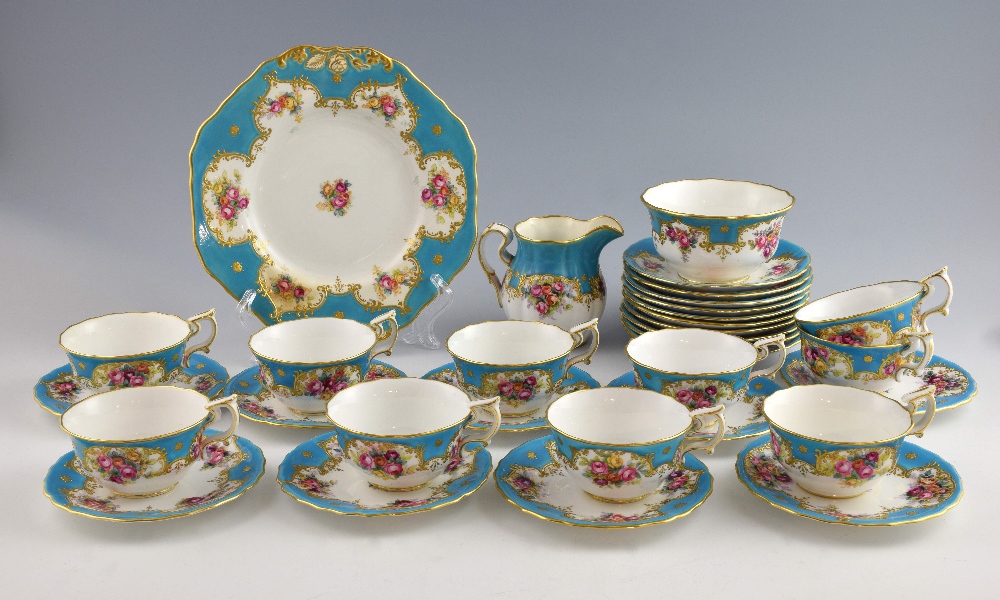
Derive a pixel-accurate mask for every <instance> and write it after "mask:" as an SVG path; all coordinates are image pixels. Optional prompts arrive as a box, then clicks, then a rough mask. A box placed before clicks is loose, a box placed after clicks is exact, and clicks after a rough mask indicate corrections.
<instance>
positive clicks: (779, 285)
mask: <svg viewBox="0 0 1000 600" xmlns="http://www.w3.org/2000/svg"><path fill="white" fill-rule="evenodd" d="M624 268H625V271H624V272H626V273H629V274H632V275H635V276H636V277H638V280H639V282H640V283H641V284H642V285H647V286H649V287H653V288H656V289H659V290H663V291H665V292H673V293H677V294H687V295H689V296H706V297H712V298H731V297H734V296H737V297H738V296H755V297H759V296H766V295H768V294H774V293H780V292H784V291H787V290H789V289H791V288H793V287H795V286H797V285H801V284H802V280H803V279H805V278H807V277H811V276H812V266H811V265H810V266H808V267H806V268H805V269H803V270H802V272H801V273H799V274H798V275H795V276H794V277H790V278H788V279H783V280H777V281H767V282H764V283H761V284H759V285H756V286H753V287H740V288H738V289H730V290H729V291H722V290H724V289H728V288H725V287H718V288H717V289H714V288H713V291H707V292H706V291H703V290H702V289H700V288H691V287H686V286H684V285H681V284H677V283H674V282H671V281H668V280H665V279H656V278H653V277H650V276H649V275H646V274H645V273H642V272H641V271H638V270H636V269H635V267H632V266H631V265H629V264H628V263H625V266H624ZM633 280H635V277H633Z"/></svg>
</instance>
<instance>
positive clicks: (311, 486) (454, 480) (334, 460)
mask: <svg viewBox="0 0 1000 600" xmlns="http://www.w3.org/2000/svg"><path fill="white" fill-rule="evenodd" d="M343 458H344V454H343V452H342V451H341V450H340V447H339V446H338V445H337V439H336V436H335V434H334V432H332V431H331V432H329V433H323V434H320V435H319V436H317V437H315V438H313V439H311V440H309V441H307V442H303V443H302V444H299V445H298V447H296V448H295V449H294V450H292V451H291V452H289V453H288V455H287V456H285V460H283V461H281V465H280V466H279V467H278V485H280V486H281V490H282V491H283V492H285V493H286V494H288V495H289V496H291V497H292V498H294V499H296V500H298V501H299V502H302V503H303V504H307V505H309V506H311V507H313V508H316V509H319V510H326V511H330V512H334V513H337V514H341V515H349V516H361V517H387V516H398V515H408V514H413V513H419V512H425V511H429V510H434V509H437V508H442V507H444V506H448V505H449V504H454V503H455V502H458V501H459V500H461V499H463V498H465V497H466V496H469V495H470V494H472V493H474V492H475V491H476V490H478V489H479V488H480V487H482V485H483V483H484V482H485V481H486V478H487V477H488V476H489V474H490V470H491V469H492V468H493V459H492V457H491V456H490V453H489V451H488V450H486V447H485V446H484V445H483V444H482V443H480V442H473V443H471V444H469V445H468V446H466V449H465V450H463V460H462V463H461V464H460V465H459V466H458V467H457V468H456V469H455V470H454V471H453V472H452V473H443V474H441V475H439V476H438V477H437V478H435V479H432V480H431V481H430V483H428V484H427V485H425V486H423V487H422V488H420V489H417V490H413V491H409V492H387V491H384V490H376V489H374V488H372V487H370V486H369V485H368V484H367V483H366V482H365V481H364V480H363V479H362V478H361V475H360V474H359V473H357V472H356V470H355V468H354V467H351V466H349V465H348V466H346V467H344V468H341V462H342V460H343Z"/></svg>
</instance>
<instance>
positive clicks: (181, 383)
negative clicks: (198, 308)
mask: <svg viewBox="0 0 1000 600" xmlns="http://www.w3.org/2000/svg"><path fill="white" fill-rule="evenodd" d="M228 379H229V373H227V372H226V369H225V368H224V367H223V366H222V365H220V364H219V363H217V362H215V361H214V360H212V359H211V358H208V357H207V356H205V355H204V354H200V353H196V354H192V355H191V361H190V364H189V366H188V367H185V368H183V369H181V370H180V372H177V371H174V372H173V373H171V375H170V376H169V377H168V378H167V379H165V380H164V381H163V382H162V383H159V384H157V385H176V386H177V387H182V388H189V389H193V390H198V391H199V392H201V393H202V394H205V395H206V396H208V397H209V398H214V397H215V396H217V395H218V394H219V392H221V391H222V388H223V386H224V385H225V384H226V381H227V380H228ZM93 393H94V392H93V390H90V389H87V388H86V387H85V386H80V385H79V383H77V382H76V381H75V380H74V379H73V371H72V369H70V366H69V363H66V364H65V365H63V366H61V367H59V368H58V369H53V370H52V371H50V372H49V373H47V374H46V375H44V376H43V377H42V378H41V379H39V380H38V383H36V384H35V402H38V403H39V404H40V405H42V408H44V409H45V410H47V411H49V412H50V413H52V414H54V415H61V414H63V413H64V412H66V409H67V408H69V407H70V406H72V405H74V404H76V403H77V402H79V401H80V400H83V399H84V398H86V397H87V396H90V395H91V394H93Z"/></svg>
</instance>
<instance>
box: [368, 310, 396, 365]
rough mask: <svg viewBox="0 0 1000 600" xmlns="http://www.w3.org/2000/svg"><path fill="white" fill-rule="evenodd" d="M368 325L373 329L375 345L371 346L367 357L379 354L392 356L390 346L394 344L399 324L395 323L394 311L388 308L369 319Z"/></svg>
mask: <svg viewBox="0 0 1000 600" xmlns="http://www.w3.org/2000/svg"><path fill="white" fill-rule="evenodd" d="M368 325H369V326H370V327H371V328H372V329H374V330H375V345H374V346H372V353H371V356H369V358H375V357H376V356H378V355H379V354H385V355H386V356H392V347H393V346H395V345H396V335H397V334H398V333H399V325H397V324H396V311H395V310H390V311H389V312H387V313H384V314H381V315H379V316H377V317H375V318H374V319H372V320H371V321H369V322H368ZM386 326H388V329H386Z"/></svg>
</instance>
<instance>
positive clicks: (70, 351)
mask: <svg viewBox="0 0 1000 600" xmlns="http://www.w3.org/2000/svg"><path fill="white" fill-rule="evenodd" d="M115 315H162V316H164V317H170V318H172V319H177V320H178V321H180V322H181V323H184V324H185V325H187V329H188V333H187V335H186V336H184V337H183V338H182V339H180V340H178V341H176V342H174V343H173V344H170V345H169V346H164V347H163V348H160V349H159V350H147V351H145V352H137V353H135V354H115V355H112V356H104V355H101V354H85V353H83V352H77V351H75V350H70V349H69V348H67V347H66V346H64V345H63V343H62V338H63V336H64V335H66V332H67V331H69V330H70V329H73V328H74V327H76V326H77V325H83V324H84V323H86V322H87V321H95V320H97V319H103V318H104V317H112V316H115ZM194 334H195V332H194V331H191V325H190V323H189V322H188V321H187V320H185V319H182V318H180V317H178V316H177V315H168V314H167V313H163V312H159V311H155V310H150V311H123V312H113V313H107V314H104V315H99V316H96V317H89V318H87V319H84V320H82V321H79V322H77V323H73V324H72V325H70V326H69V327H67V328H66V329H63V330H62V333H60V334H59V347H60V348H62V349H63V350H65V351H66V352H69V353H70V354H73V355H75V356H82V357H84V358H114V359H126V358H138V357H140V356H147V355H150V354H158V353H160V352H163V351H165V350H169V349H171V348H173V347H174V346H177V345H180V344H183V343H184V342H186V341H188V340H189V339H191V336H193V335H194Z"/></svg>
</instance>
